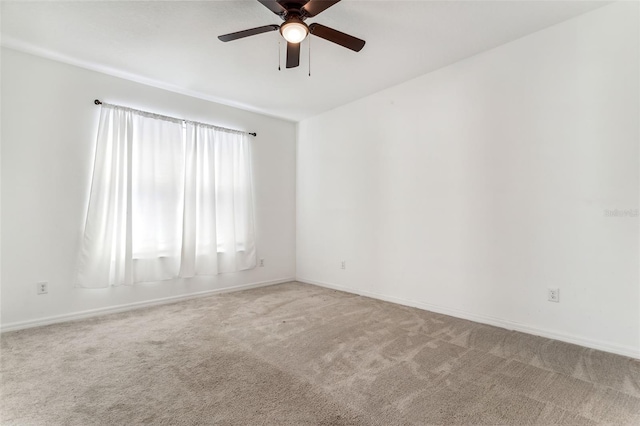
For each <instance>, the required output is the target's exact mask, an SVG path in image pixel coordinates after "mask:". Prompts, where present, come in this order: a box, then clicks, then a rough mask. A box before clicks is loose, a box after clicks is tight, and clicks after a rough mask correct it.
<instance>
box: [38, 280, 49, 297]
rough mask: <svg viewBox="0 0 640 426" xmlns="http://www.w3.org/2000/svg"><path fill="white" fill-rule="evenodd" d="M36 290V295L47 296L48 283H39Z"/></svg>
mask: <svg viewBox="0 0 640 426" xmlns="http://www.w3.org/2000/svg"><path fill="white" fill-rule="evenodd" d="M36 290H37V292H38V294H47V293H49V283H48V282H46V281H40V282H39V283H37V284H36Z"/></svg>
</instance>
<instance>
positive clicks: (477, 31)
mask: <svg viewBox="0 0 640 426" xmlns="http://www.w3.org/2000/svg"><path fill="white" fill-rule="evenodd" d="M606 3H607V2H590V1H521V0H511V1H480V0H478V1H464V2H461V1H430V0H421V1H398V0H396V1H367V0H343V1H341V2H340V3H338V4H336V5H334V6H333V7H331V8H329V9H327V10H326V11H324V12H323V13H322V14H320V15H318V16H317V17H315V18H310V19H308V20H307V23H311V22H319V23H322V24H324V25H326V26H329V27H332V28H335V29H337V30H341V31H343V32H346V33H349V34H351V35H354V36H356V37H359V38H362V39H364V40H366V42H367V44H366V45H365V47H364V49H363V50H362V51H361V52H359V53H355V52H352V51H350V50H348V49H345V48H342V47H340V46H338V45H335V44H333V43H330V42H327V41H325V40H323V39H320V38H317V37H312V40H311V76H310V77H309V75H308V72H309V70H308V60H309V57H308V41H306V40H305V41H304V42H303V45H302V54H301V59H300V67H298V68H293V69H286V68H285V67H284V59H285V55H284V48H285V46H286V44H285V43H281V45H280V48H281V49H282V51H283V55H282V70H281V71H278V48H279V47H278V43H279V41H280V40H281V36H280V34H279V33H278V32H276V31H274V32H271V33H266V34H261V35H257V36H254V37H248V38H245V39H241V40H236V41H233V42H228V43H222V42H220V41H219V40H218V39H217V36H218V35H221V34H226V33H230V32H234V31H239V30H244V29H247V28H253V27H258V26H262V25H267V24H280V23H281V22H282V21H281V20H280V18H278V17H277V16H276V15H275V14H273V13H272V12H270V11H269V10H268V9H267V8H265V7H264V6H262V5H261V4H260V3H258V1H255V0H233V1H203V2H193V1H125V2H122V1H73V2H59V1H46V2H33V1H15V2H11V1H2V4H1V8H2V9H1V12H2V21H1V24H2V26H1V31H2V34H1V35H2V44H3V45H5V46H7V47H10V48H14V49H19V50H23V51H27V52H31V53H36V54H40V55H43V56H48V57H52V58H56V59H60V60H63V61H66V62H70V63H75V64H79V65H82V66H85V67H88V68H91V69H96V70H101V71H105V72H108V73H110V74H114V75H118V76H124V77H127V78H130V79H132V80H137V81H144V82H146V83H151V84H153V85H156V86H158V87H163V88H167V89H170V90H175V91H179V92H182V93H187V94H190V95H193V96H198V97H201V98H204V99H209V100H213V101H216V102H221V103H224V104H228V105H233V106H237V107H240V108H244V109H247V110H251V111H257V112H261V113H265V114H268V115H271V116H276V117H281V118H284V119H287V120H292V121H299V120H302V119H304V118H307V117H311V116H314V115H316V114H319V113H322V112H324V111H327V110H330V109H332V108H335V107H337V106H340V105H343V104H345V103H348V102H350V101H353V100H356V99H359V98H362V97H364V96H367V95H369V94H372V93H375V92H377V91H379V90H382V89H384V88H387V87H390V86H393V85H395V84H398V83H401V82H403V81H406V80H409V79H411V78H414V77H417V76H419V75H421V74H424V73H427V72H429V71H433V70H435V69H438V68H441V67H443V66H446V65H448V64H451V63H453V62H456V61H459V60H461V59H464V58H467V57H469V56H472V55H475V54H477V53H479V52H482V51H485V50H488V49H491V48H493V47H496V46H499V45H501V44H504V43H508V42H509V41H512V40H515V39H517V38H519V37H522V36H524V35H526V34H530V33H532V32H535V31H538V30H540V29H542V28H545V27H548V26H550V25H553V24H556V23H559V22H562V21H564V20H567V19H569V18H572V17H574V16H577V15H579V14H582V13H585V12H587V11H590V10H593V9H595V8H597V7H600V6H603V5H604V4H606Z"/></svg>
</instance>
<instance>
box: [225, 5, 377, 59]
mask: <svg viewBox="0 0 640 426" xmlns="http://www.w3.org/2000/svg"><path fill="white" fill-rule="evenodd" d="M258 1H259V2H260V3H262V4H263V5H264V6H265V7H266V8H267V9H269V10H270V11H272V12H273V13H275V14H276V15H278V16H279V17H280V18H282V20H283V21H284V23H283V24H282V25H265V26H262V27H257V28H251V29H249V30H244V31H238V32H235V33H230V34H225V35H221V36H219V37H218V38H219V39H220V40H221V41H225V42H226V41H232V40H238V39H240V38H244V37H249V36H253V35H257V34H262V33H267V32H269V31H276V30H280V34H282V37H284V39H285V40H286V41H287V68H294V67H297V66H298V65H300V42H301V41H302V40H304V39H305V38H307V36H308V35H309V34H313V35H315V36H318V37H320V38H323V39H325V40H328V41H330V42H332V43H336V44H339V45H340V46H343V47H346V48H347V49H351V50H353V51H355V52H359V51H360V50H362V48H363V47H364V43H365V41H364V40H360V39H359V38H356V37H353V36H350V35H349V34H345V33H343V32H340V31H338V30H334V29H333V28H329V27H325V26H324V25H320V24H316V23H313V24H311V25H307V24H305V23H304V21H305V20H306V19H307V18H312V17H314V16H316V15H318V14H320V13H321V12H324V11H325V10H327V9H328V8H330V7H331V6H333V5H334V4H336V3H338V2H339V1H340V0H258Z"/></svg>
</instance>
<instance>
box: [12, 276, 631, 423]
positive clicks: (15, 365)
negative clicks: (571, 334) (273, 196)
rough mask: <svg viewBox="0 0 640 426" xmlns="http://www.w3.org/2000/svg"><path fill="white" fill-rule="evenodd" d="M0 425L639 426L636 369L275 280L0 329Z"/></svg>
mask: <svg viewBox="0 0 640 426" xmlns="http://www.w3.org/2000/svg"><path fill="white" fill-rule="evenodd" d="M1 348H2V353H1V355H2V358H1V372H2V378H1V387H0V389H1V392H2V393H1V398H2V399H1V405H0V410H1V411H0V413H1V416H2V417H1V421H2V424H3V425H133V424H178V425H195V424H201V425H203V424H217V425H410V424H433V425H435V424H456V425H457V424H491V425H496V424H543V425H550V424H575V425H590V424H602V423H605V424H614V425H621V424H635V425H638V424H640V362H639V361H637V360H632V359H629V358H624V357H620V356H616V355H611V354H607V353H604V352H599V351H595V350H591V349H586V348H582V347H579V346H575V345H570V344H567V343H562V342H558V341H554V340H549V339H544V338H540V337H534V336H530V335H526V334H522V333H517V332H511V331H507V330H503V329H500V328H495V327H490V326H486V325H480V324H477V323H473V322H470V321H465V320H461V319H456V318H452V317H447V316H444V315H439V314H434V313H430V312H426V311H421V310H418V309H412V308H407V307H403V306H398V305H394V304H392V303H386V302H381V301H377V300H372V299H368V298H365V297H360V296H355V295H351V294H347V293H342V292H337V291H332V290H327V289H323V288H320V287H315V286H310V285H304V284H298V283H289V284H282V285H278V286H272V287H266V288H261V289H255V290H248V291H243V292H237V293H228V294H223V295H217V296H211V297H206V298H200V299H194V300H189V301H185V302H180V303H175V304H171V305H164V306H159V307H154V308H149V309H142V310H137V311H132V312H128V313H123V314H115V315H109V316H104V317H99V318H93V319H89V320H83V321H77V322H71V323H65V324H58V325H52V326H48V327H41V328H35V329H29V330H23V331H17V332H11V333H5V334H3V335H2V346H1Z"/></svg>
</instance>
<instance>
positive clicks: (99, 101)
mask: <svg viewBox="0 0 640 426" xmlns="http://www.w3.org/2000/svg"><path fill="white" fill-rule="evenodd" d="M93 103H94V104H96V105H102V101H101V100H100V99H96V100H95V101H93ZM107 105H113V106H117V107H120V105H114V104H107ZM122 108H127V109H130V110H132V111H137V112H142V113H145V114H153V115H156V116H158V117H164V118H169V119H171V120H182V121H185V122H189V123H194V124H202V125H204V126H209V127H215V128H217V129H221V130H230V131H232V132H238V133H245V134H247V135H251V136H254V137H255V136H258V134H257V133H255V132H254V133H251V132H243V131H242V130H236V129H228V128H226V127H220V126H214V125H213V124H207V123H199V122H197V121H192V120H185V119H182V118H176V117H169V116H168V115H161V114H156V113H153V112H148V111H142V110H140V109H135V108H129V107H122Z"/></svg>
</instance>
